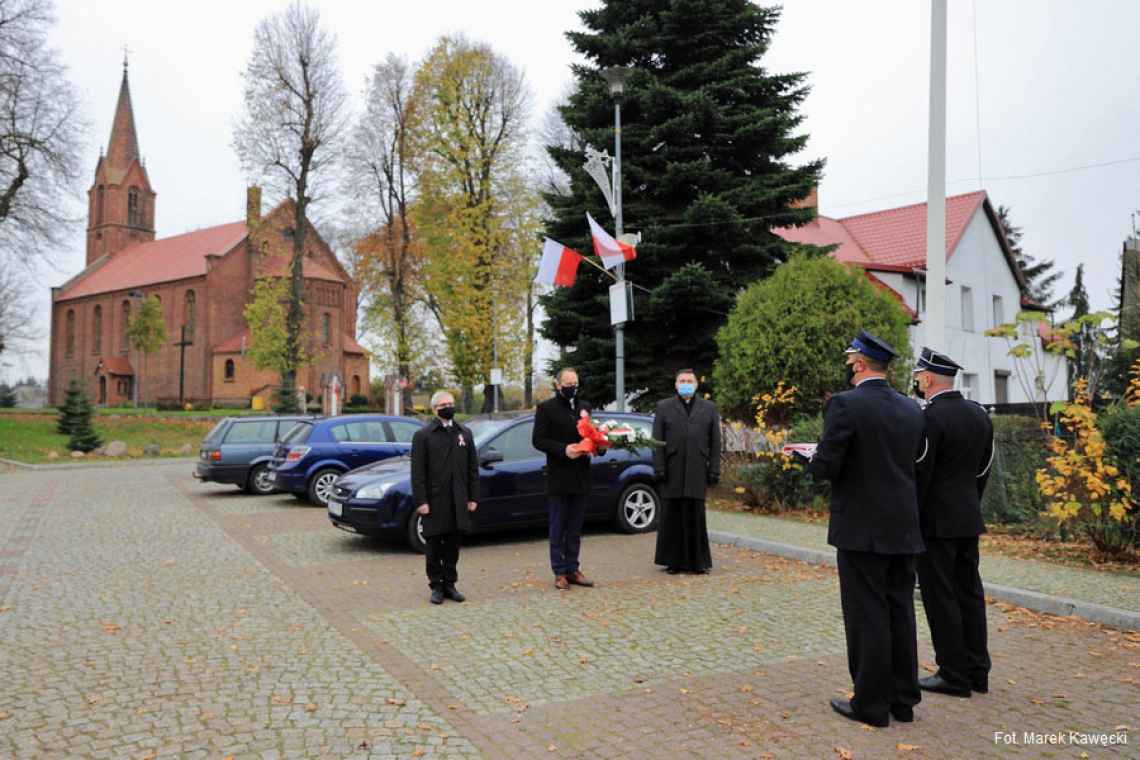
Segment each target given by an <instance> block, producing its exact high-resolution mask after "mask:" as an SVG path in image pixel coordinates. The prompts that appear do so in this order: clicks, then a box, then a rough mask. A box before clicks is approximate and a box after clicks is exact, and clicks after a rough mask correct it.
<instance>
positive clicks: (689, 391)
mask: <svg viewBox="0 0 1140 760" xmlns="http://www.w3.org/2000/svg"><path fill="white" fill-rule="evenodd" d="M696 392H697V386H696V383H678V384H677V393H680V394H681V395H682V396H683V397H684V398H691V397H692V395H693V394H694V393H696Z"/></svg>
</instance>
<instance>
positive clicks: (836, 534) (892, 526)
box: [808, 331, 923, 726]
mask: <svg viewBox="0 0 1140 760" xmlns="http://www.w3.org/2000/svg"><path fill="white" fill-rule="evenodd" d="M895 356H897V354H896V352H895V350H894V349H893V348H891V347H890V346H889V345H888V344H886V343H885V342H883V341H882V340H879V339H878V338H876V337H875V336H873V335H871V334H869V333H867V332H866V331H860V333H859V336H858V337H856V338H855V340H853V341H852V342H851V345H850V347H849V348H848V349H847V362H846V363H847V377H848V379H849V382H850V384H851V385H854V386H855V388H854V389H853V390H850V391H845V392H843V393H837V394H835V395H834V396H832V397H831V399H830V401H828V403H827V407H826V410H825V411H824V428H823V438H821V439H820V442H819V446H818V447H817V449H816V452H815V455H814V456H813V457H812V459H811V462H810V464H809V465H808V472H810V473H811V474H812V475H813V476H815V477H818V478H825V479H827V480H830V481H831V486H832V487H831V518H830V522H829V525H828V530H827V541H828V543H829V544H831V545H832V546H834V547H835V548H836V549H837V552H836V558H837V560H838V568H839V595H840V600H841V602H842V606H843V624H844V628H845V630H846V632H847V664H848V669H849V670H850V671H851V680H852V681H853V682H854V691H855V695H854V697H852V699H851V700H850V702H848V701H847V700H843V699H837V698H836V699H832V700H831V707H832V709H834V710H835V711H836V712H838V713H839V714H840V715H842V716H844V717H845V718H850V719H852V720H858V721H862V722H864V723H868V724H870V725H873V726H886V725H888V724H889V723H890V717H889V716H891V715H893V716H894V717H895V719H896V720H900V721H904V722H907V721H911V720H913V719H914V706H915V705H916V704H918V703H919V701H920V700H921V699H922V694H921V693H920V692H919V689H918V641H917V634H916V632H915V622H914V565H915V554H917V553H919V552H921V551H922V548H923V547H922V536H921V534H920V532H919V526H918V501H917V491H916V484H915V460H916V459H918V457H919V456H920V455H921V453H922V449H923V420H922V411H921V410H920V409H919V407H918V405H917V404H916V403H915V402H914V401H913V400H912V399H909V398H907V397H906V396H903V395H902V394H900V393H898V392H896V391H895V390H893V389H892V388H891V387H890V386H889V385H888V384H887V381H886V372H887V366H888V365H889V363H890V361H891V359H893V358H894V357H895Z"/></svg>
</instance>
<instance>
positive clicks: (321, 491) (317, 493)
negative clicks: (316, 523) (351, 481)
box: [309, 468, 340, 509]
mask: <svg viewBox="0 0 1140 760" xmlns="http://www.w3.org/2000/svg"><path fill="white" fill-rule="evenodd" d="M339 477H340V471H339V470H333V469H331V468H330V469H327V470H317V472H316V474H315V475H313V477H311V478H309V501H310V502H312V503H313V504H315V505H317V506H318V507H324V508H325V509H328V506H329V497H330V496H332V490H333V483H336V479H337V478H339Z"/></svg>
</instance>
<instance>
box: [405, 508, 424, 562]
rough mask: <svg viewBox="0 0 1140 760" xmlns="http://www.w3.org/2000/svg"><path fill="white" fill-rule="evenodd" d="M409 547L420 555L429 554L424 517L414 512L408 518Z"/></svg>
mask: <svg viewBox="0 0 1140 760" xmlns="http://www.w3.org/2000/svg"><path fill="white" fill-rule="evenodd" d="M407 534H408V546H410V547H412V551H417V552H419V553H420V554H426V553H427V541H426V540H424V516H423V515H421V514H420V513H419V512H412V514H411V516H409V517H408V530H407Z"/></svg>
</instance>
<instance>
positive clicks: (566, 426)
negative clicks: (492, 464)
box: [532, 367, 594, 591]
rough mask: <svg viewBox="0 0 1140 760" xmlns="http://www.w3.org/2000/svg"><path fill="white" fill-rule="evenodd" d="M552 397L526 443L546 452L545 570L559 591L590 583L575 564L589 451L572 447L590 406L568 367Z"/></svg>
mask: <svg viewBox="0 0 1140 760" xmlns="http://www.w3.org/2000/svg"><path fill="white" fill-rule="evenodd" d="M554 388H555V390H554V397H553V398H550V399H547V400H546V401H543V402H542V403H541V404H539V405H538V409H536V410H535V414H534V436H533V438H532V443H533V444H534V447H535V448H536V449H538V450H539V451H542V452H544V453H545V454H546V493H547V504H548V514H549V517H550V569H551V570H553V571H554V586H555V588H557V589H559V590H560V591H565V590H566V589H569V588H570V586H571V584H573V585H576V586H593V585H594V582H593V581H591V580H589V579H588V578H587V577H586V576H585V575H583V573H582V570H581V569H580V568H579V566H578V554H579V551H580V550H581V547H582V521H583V520H584V519H585V518H586V504H587V502H588V501H589V499H590V486H591V474H590V455H589V454H587V453H585V452H583V451H579V450H578V446H577V444H578V443H579V441H581V440H582V436H580V435H578V420H579V419H580V417H581V416H582V415H586V416H588V415H589V414H590V406H589V404H587V403H585V402H584V401H582V400H581V399H579V398H578V373H577V372H576V371H575V370H574V369H573V368H571V367H564V368H562V369H561V370H559V371H558V375H557V376H556V377H555V381H554Z"/></svg>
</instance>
